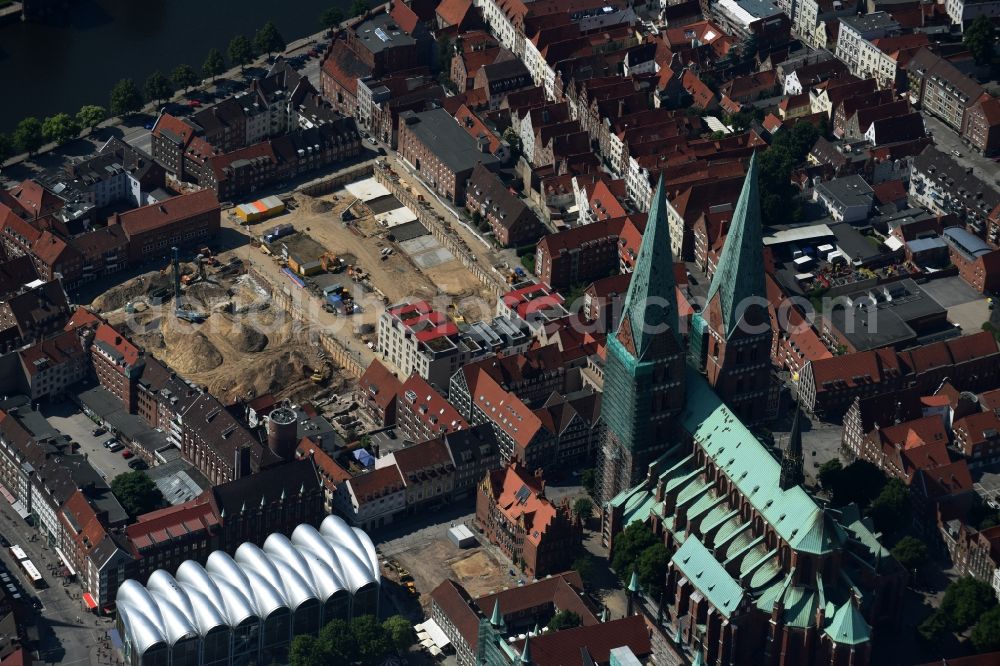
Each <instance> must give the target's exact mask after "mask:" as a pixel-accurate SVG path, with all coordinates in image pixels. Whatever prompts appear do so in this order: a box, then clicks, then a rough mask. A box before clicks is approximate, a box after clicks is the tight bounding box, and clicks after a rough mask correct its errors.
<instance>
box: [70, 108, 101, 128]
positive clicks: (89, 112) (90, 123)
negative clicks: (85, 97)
mask: <svg viewBox="0 0 1000 666" xmlns="http://www.w3.org/2000/svg"><path fill="white" fill-rule="evenodd" d="M107 117H108V110H107V109H105V108H104V107H103V106H97V105H96V104H87V105H85V106H81V107H80V110H79V111H77V112H76V122H78V123H80V127H86V128H88V129H94V128H95V127H97V126H98V125H100V124H101V121H103V120H104V119H105V118H107Z"/></svg>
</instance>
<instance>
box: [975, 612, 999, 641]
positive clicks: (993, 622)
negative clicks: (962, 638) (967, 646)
mask: <svg viewBox="0 0 1000 666" xmlns="http://www.w3.org/2000/svg"><path fill="white" fill-rule="evenodd" d="M972 644H973V645H975V646H976V650H977V651H978V652H994V651H996V650H1000V606H994V607H993V608H991V609H990V610H988V611H986V613H985V614H983V616H982V617H981V618H979V622H977V623H976V626H975V627H973V628H972Z"/></svg>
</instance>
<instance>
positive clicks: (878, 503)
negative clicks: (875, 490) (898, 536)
mask: <svg viewBox="0 0 1000 666" xmlns="http://www.w3.org/2000/svg"><path fill="white" fill-rule="evenodd" d="M868 514H869V515H870V516H871V517H872V520H873V521H875V527H876V528H877V529H878V530H879V531H880V532H886V533H889V532H894V531H896V530H898V529H902V528H905V527H906V526H907V525H908V524H909V523H910V516H911V514H912V506H911V502H910V490H909V488H907V487H906V484H905V483H903V482H902V481H901V480H899V479H889V481H888V482H887V483H886V484H885V487H884V488H882V492H880V493H879V494H878V497H876V498H875V500H874V501H873V502H872V504H871V506H870V507H869V509H868Z"/></svg>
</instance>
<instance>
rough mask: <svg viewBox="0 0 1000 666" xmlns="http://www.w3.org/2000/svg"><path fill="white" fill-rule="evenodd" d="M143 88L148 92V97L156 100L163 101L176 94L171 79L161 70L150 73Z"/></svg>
mask: <svg viewBox="0 0 1000 666" xmlns="http://www.w3.org/2000/svg"><path fill="white" fill-rule="evenodd" d="M142 88H143V92H145V93H146V99H148V100H151V101H155V102H162V101H163V100H166V99H169V98H170V96H171V95H173V94H174V87H173V85H172V84H171V83H170V79H168V78H167V77H166V76H164V75H163V72H161V71H160V70H156V71H155V72H153V73H152V74H150V75H149V78H147V79H146V82H145V83H144V84H143V86H142Z"/></svg>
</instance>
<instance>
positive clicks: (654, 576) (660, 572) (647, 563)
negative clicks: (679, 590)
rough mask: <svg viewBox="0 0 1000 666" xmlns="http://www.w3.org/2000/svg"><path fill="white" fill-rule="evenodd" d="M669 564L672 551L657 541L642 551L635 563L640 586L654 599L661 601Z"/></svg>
mask: <svg viewBox="0 0 1000 666" xmlns="http://www.w3.org/2000/svg"><path fill="white" fill-rule="evenodd" d="M668 564H670V551H668V550H667V547H666V546H664V545H663V542H662V541H657V542H656V543H655V544H653V545H652V546H650V547H649V548H647V549H646V550H644V551H642V554H641V555H639V559H638V561H636V563H635V569H636V571H637V572H638V574H639V584H640V585H642V589H643V590H645V591H646V593H647V594H648V595H649V596H650V597H652V598H653V599H659V598H660V595H661V594H662V593H663V590H664V584H665V583H666V575H667V565H668Z"/></svg>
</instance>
